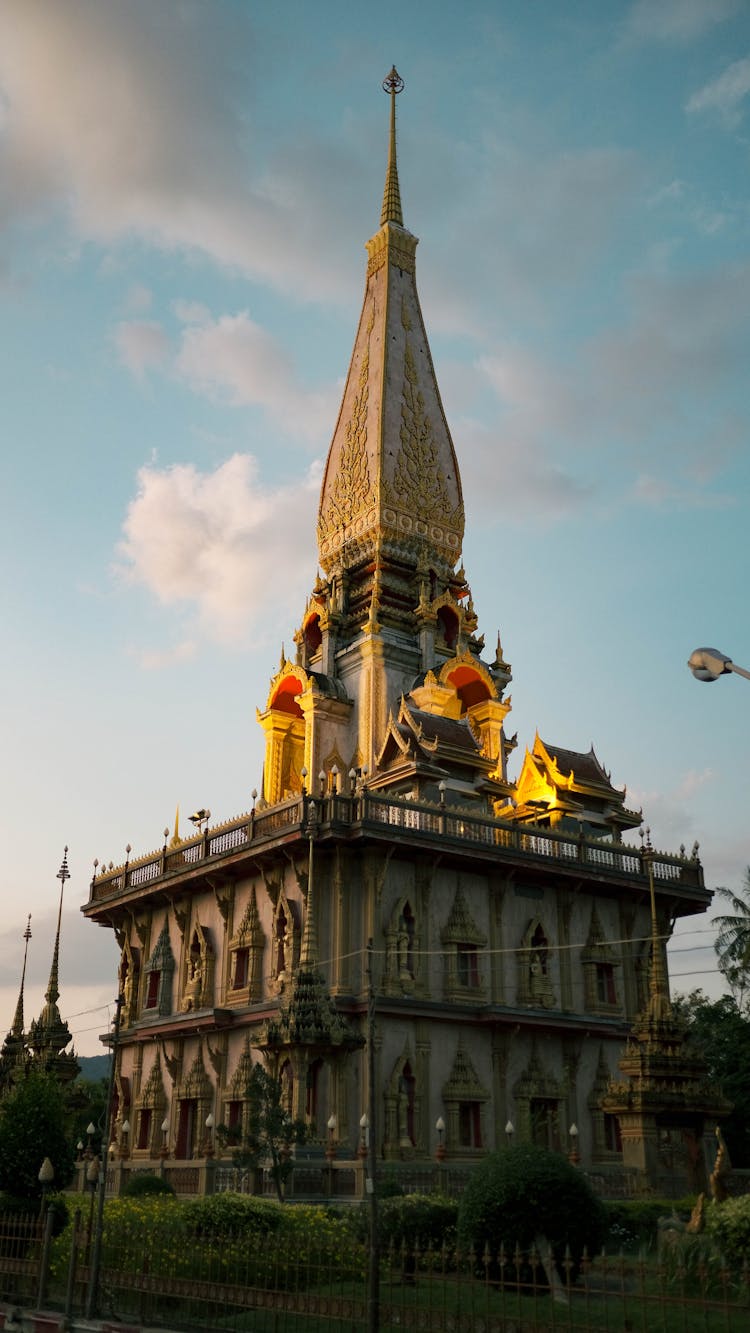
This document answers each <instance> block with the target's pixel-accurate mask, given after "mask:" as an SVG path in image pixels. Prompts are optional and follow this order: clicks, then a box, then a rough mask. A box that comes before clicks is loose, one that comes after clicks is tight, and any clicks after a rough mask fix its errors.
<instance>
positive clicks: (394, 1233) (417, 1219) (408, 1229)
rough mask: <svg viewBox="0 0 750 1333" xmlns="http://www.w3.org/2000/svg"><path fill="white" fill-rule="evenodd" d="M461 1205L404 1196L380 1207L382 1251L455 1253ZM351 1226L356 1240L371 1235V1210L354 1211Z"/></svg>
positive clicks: (362, 1207) (432, 1197)
mask: <svg viewBox="0 0 750 1333" xmlns="http://www.w3.org/2000/svg"><path fill="white" fill-rule="evenodd" d="M457 1217H458V1203H457V1202H456V1200H455V1199H446V1198H443V1197H442V1196H441V1195H439V1194H402V1195H401V1196H400V1197H393V1198H388V1199H381V1200H380V1202H379V1203H378V1239H379V1241H380V1246H381V1248H382V1249H388V1248H389V1247H390V1246H391V1245H393V1246H394V1247H396V1248H400V1247H401V1246H403V1247H404V1248H405V1249H407V1250H426V1249H428V1248H432V1249H433V1250H439V1249H441V1248H442V1246H443V1245H446V1246H447V1247H448V1248H449V1249H453V1247H454V1246H455V1243H456V1221H457ZM348 1221H349V1226H350V1229H351V1231H353V1233H354V1235H355V1236H356V1238H357V1240H360V1241H363V1242H365V1241H366V1240H367V1237H368V1236H369V1232H370V1208H369V1205H368V1204H367V1203H361V1204H360V1205H359V1206H358V1207H357V1208H353V1209H352V1210H351V1214H350V1216H349V1219H348Z"/></svg>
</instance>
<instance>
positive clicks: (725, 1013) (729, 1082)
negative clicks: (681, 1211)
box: [674, 990, 750, 1167]
mask: <svg viewBox="0 0 750 1333" xmlns="http://www.w3.org/2000/svg"><path fill="white" fill-rule="evenodd" d="M674 1004H675V1008H676V1009H677V1011H678V1012H679V1013H680V1014H681V1015H682V1017H683V1018H684V1020H685V1022H686V1023H687V1029H688V1037H689V1039H690V1040H691V1041H693V1042H695V1043H696V1044H697V1045H698V1046H699V1047H700V1049H701V1052H702V1054H703V1057H704V1059H705V1061H706V1065H707V1067H708V1073H709V1075H710V1078H711V1081H712V1082H713V1083H717V1084H719V1086H720V1087H721V1090H722V1092H723V1093H724V1095H725V1097H728V1098H729V1100H730V1101H731V1102H732V1107H733V1109H732V1113H731V1115H730V1116H729V1117H728V1118H727V1120H725V1121H723V1122H722V1132H723V1134H724V1138H725V1139H726V1142H727V1147H728V1148H729V1156H730V1158H731V1160H732V1165H733V1166H738V1167H747V1166H750V1017H748V1015H747V1013H744V1012H743V1011H742V1009H741V1008H740V1006H739V1005H738V1003H737V1001H736V999H735V998H734V997H733V996H731V995H723V996H722V997H721V999H720V1000H709V998H708V996H707V995H704V994H703V991H701V990H695V991H692V992H691V994H690V995H687V996H677V997H676V998H675V1001H674Z"/></svg>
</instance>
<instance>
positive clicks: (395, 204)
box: [380, 65, 404, 227]
mask: <svg viewBox="0 0 750 1333" xmlns="http://www.w3.org/2000/svg"><path fill="white" fill-rule="evenodd" d="M403 88H404V81H403V79H402V78H401V76H400V74H399V73H398V71H397V69H396V66H395V65H394V66H393V67H392V69H391V72H390V74H389V75H388V76H387V78H385V79H383V91H384V92H386V93H390V95H391V132H390V137H389V140H388V169H387V171H386V173H385V190H384V191H383V207H382V209H381V210H380V225H381V227H383V226H384V225H385V223H386V222H395V223H397V225H398V226H399V227H403V225H404V215H403V213H402V212H401V191H400V190H399V188H398V165H397V163H396V94H397V93H400V92H403Z"/></svg>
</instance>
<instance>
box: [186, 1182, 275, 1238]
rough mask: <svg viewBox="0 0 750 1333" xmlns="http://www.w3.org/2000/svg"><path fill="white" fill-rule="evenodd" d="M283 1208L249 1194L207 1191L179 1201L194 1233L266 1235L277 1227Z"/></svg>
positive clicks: (197, 1234) (188, 1228) (190, 1229)
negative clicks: (193, 1197) (198, 1197)
mask: <svg viewBox="0 0 750 1333" xmlns="http://www.w3.org/2000/svg"><path fill="white" fill-rule="evenodd" d="M284 1212H285V1209H284V1208H283V1207H282V1205H281V1204H279V1203H276V1201H275V1200H274V1201H272V1200H270V1199H258V1198H255V1197H254V1196H253V1195H252V1194H232V1193H226V1194H209V1195H206V1197H205V1198H201V1199H190V1200H189V1201H188V1202H186V1203H184V1204H183V1207H182V1217H183V1220H184V1225H185V1227H186V1228H187V1230H188V1231H191V1232H192V1233H193V1234H194V1235H196V1236H269V1235H271V1234H272V1233H273V1232H276V1231H278V1230H279V1229H280V1228H281V1226H282V1223H283V1220H284Z"/></svg>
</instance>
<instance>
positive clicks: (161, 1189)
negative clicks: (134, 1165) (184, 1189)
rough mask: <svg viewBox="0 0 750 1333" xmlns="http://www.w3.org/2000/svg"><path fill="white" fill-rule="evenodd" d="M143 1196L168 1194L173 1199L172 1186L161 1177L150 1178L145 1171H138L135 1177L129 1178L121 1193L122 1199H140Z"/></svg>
mask: <svg viewBox="0 0 750 1333" xmlns="http://www.w3.org/2000/svg"><path fill="white" fill-rule="evenodd" d="M144 1194H168V1195H170V1197H171V1198H173V1199H174V1197H175V1192H174V1190H173V1189H172V1186H171V1185H170V1183H169V1181H168V1180H165V1179H164V1177H163V1176H150V1175H147V1174H146V1172H145V1171H139V1172H138V1174H137V1175H134V1176H131V1177H130V1180H129V1181H128V1183H127V1185H126V1186H125V1188H124V1190H123V1191H122V1197H123V1198H124V1199H140V1198H142V1196H143V1195H144Z"/></svg>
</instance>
